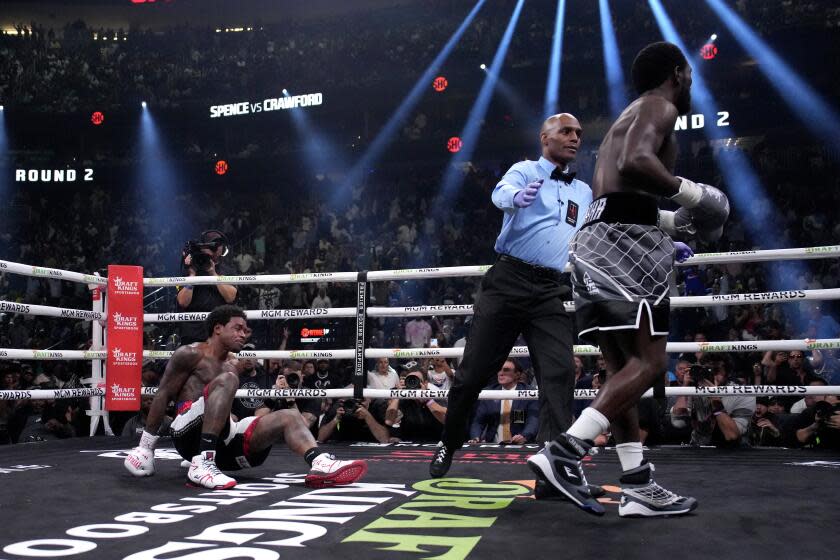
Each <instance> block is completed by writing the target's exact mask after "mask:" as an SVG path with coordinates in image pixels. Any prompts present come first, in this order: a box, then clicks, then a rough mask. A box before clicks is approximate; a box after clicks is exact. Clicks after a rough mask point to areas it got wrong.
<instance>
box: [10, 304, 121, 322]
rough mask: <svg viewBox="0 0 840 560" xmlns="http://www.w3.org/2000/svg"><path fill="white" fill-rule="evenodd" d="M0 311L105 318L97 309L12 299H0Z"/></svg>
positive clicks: (44, 315)
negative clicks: (40, 303) (70, 307)
mask: <svg viewBox="0 0 840 560" xmlns="http://www.w3.org/2000/svg"><path fill="white" fill-rule="evenodd" d="M0 312H5V313H18V314H20V315H40V316H42V317H60V318H62V319H84V320H85V321H101V320H104V319H105V314H104V313H100V312H99V311H89V310H87V309H67V308H64V307H52V306H51V305H34V304H31V303H17V302H14V301H0Z"/></svg>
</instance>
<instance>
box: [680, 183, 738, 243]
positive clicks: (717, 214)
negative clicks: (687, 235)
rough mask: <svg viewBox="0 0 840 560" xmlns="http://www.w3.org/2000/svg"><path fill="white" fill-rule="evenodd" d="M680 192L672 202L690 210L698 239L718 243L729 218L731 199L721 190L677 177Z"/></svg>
mask: <svg viewBox="0 0 840 560" xmlns="http://www.w3.org/2000/svg"><path fill="white" fill-rule="evenodd" d="M677 179H679V180H680V190H679V192H678V193H677V194H675V195H674V196H672V197H671V200H673V201H674V202H676V203H677V204H679V205H680V206H682V207H683V208H687V209H688V210H690V215H691V221H692V222H693V224H694V226H695V227H696V228H697V237H699V238H700V239H703V240H704V241H717V240H718V239H719V238H720V236H721V234H722V233H723V226H724V224H726V220H727V218H729V199H728V198H727V197H726V195H725V194H723V192H722V191H721V190H720V189H717V188H715V187H713V186H711V185H704V184H703V183H695V182H693V181H689V180H688V179H684V178H682V177H677Z"/></svg>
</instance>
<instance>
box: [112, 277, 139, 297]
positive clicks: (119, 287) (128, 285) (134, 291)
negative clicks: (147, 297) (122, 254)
mask: <svg viewBox="0 0 840 560" xmlns="http://www.w3.org/2000/svg"><path fill="white" fill-rule="evenodd" d="M114 292H115V293H117V294H120V295H124V296H137V295H140V282H129V281H127V280H123V279H122V277H121V276H116V277H114Z"/></svg>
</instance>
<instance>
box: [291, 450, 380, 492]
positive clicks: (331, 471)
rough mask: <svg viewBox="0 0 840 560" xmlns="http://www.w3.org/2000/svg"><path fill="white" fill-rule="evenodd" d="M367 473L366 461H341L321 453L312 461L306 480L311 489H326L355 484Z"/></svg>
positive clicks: (305, 482)
mask: <svg viewBox="0 0 840 560" xmlns="http://www.w3.org/2000/svg"><path fill="white" fill-rule="evenodd" d="M366 472H367V463H365V462H364V461H339V460H337V459H336V458H335V456H334V455H331V454H329V453H321V454H320V455H318V456H317V457H315V459H314V460H313V461H312V468H311V469H310V471H309V474H307V475H306V478H305V479H304V484H305V485H306V486H308V487H309V488H326V487H328V486H344V485H347V484H353V483H354V482H356V481H357V480H359V479H360V478H362V476H364V474H365V473H366Z"/></svg>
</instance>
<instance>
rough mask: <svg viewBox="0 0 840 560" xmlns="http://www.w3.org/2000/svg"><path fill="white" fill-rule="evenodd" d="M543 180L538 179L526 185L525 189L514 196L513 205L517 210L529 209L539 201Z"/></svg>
mask: <svg viewBox="0 0 840 560" xmlns="http://www.w3.org/2000/svg"><path fill="white" fill-rule="evenodd" d="M542 184H543V180H542V179H537V180H536V181H534V182H532V183H528V184H527V185H525V188H524V189H522V190H521V191H519V192H518V193H516V194H515V195H513V205H514V206H516V207H517V208H528V207H529V206H531V204H533V203H534V201H535V200H536V199H537V196H538V195H539V192H540V187H542Z"/></svg>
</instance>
